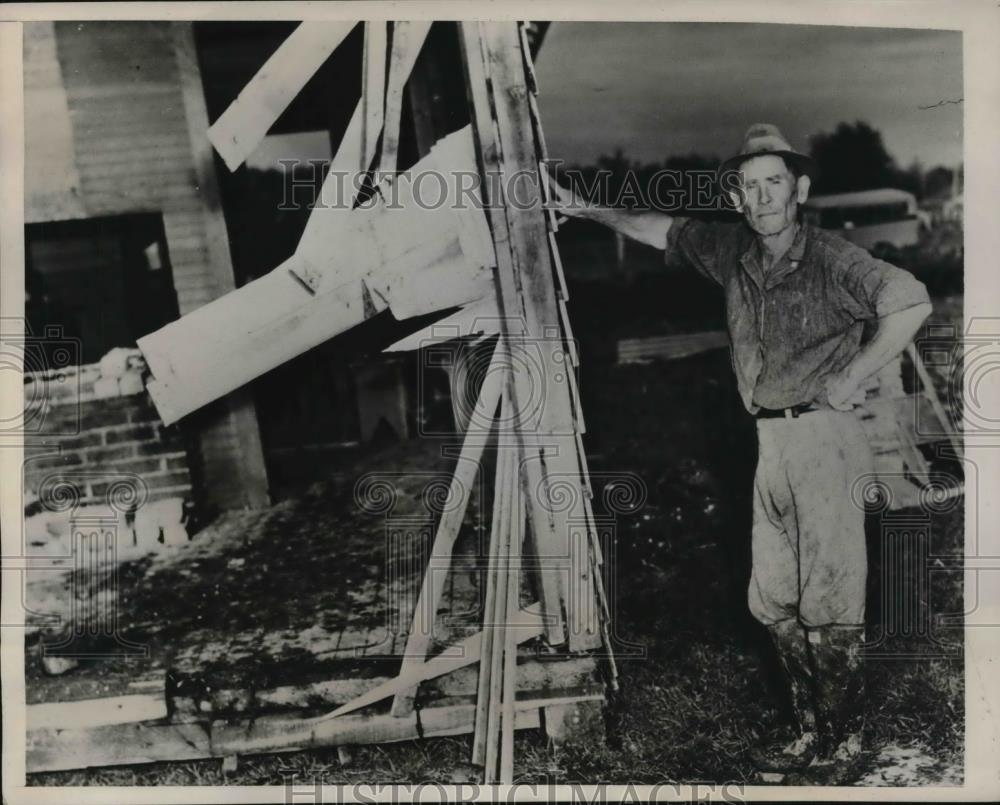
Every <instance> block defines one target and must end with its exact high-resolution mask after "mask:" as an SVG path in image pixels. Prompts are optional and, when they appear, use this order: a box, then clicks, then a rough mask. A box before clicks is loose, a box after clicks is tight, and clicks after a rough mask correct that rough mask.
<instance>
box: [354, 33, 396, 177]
mask: <svg viewBox="0 0 1000 805" xmlns="http://www.w3.org/2000/svg"><path fill="white" fill-rule="evenodd" d="M388 45H389V38H388V30H387V27H386V23H385V22H384V21H382V20H376V21H372V22H366V23H365V47H364V54H363V56H362V63H363V67H362V72H361V75H362V78H361V105H362V107H363V109H364V112H363V114H362V131H363V134H362V137H361V141H362V143H363V144H364V150H363V151H362V152H361V164H360V166H359V167H360V169H361V170H362V171H367V170H368V169H369V168H370V167H371V165H372V161H373V160H374V159H375V148H376V146H377V144H378V138H379V134H381V133H382V123H383V120H384V115H385V59H386V50H387V48H388Z"/></svg>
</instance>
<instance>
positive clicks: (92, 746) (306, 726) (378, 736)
mask: <svg viewBox="0 0 1000 805" xmlns="http://www.w3.org/2000/svg"><path fill="white" fill-rule="evenodd" d="M593 698H594V695H593V694H589V695H587V696H584V697H583V700H589V699H593ZM567 700H568V701H579V700H581V697H579V696H577V697H568V699H567ZM560 701H563V699H562V698H558V697H557V698H553V699H549V698H545V699H529V700H524V701H518V702H517V724H516V726H517V729H538V727H539V726H540V724H541V721H540V718H539V709H540V708H541V707H544V706H547V705H548V704H551V703H553V702H555V703H559V702H560ZM474 710H475V706H474V705H471V704H465V705H455V706H448V707H436V708H434V707H432V708H427V709H424V710H422V711H421V712H420V714H419V719H418V716H417V714H416V713H413V714H411V715H410V716H408V717H406V718H395V717H393V716H391V715H388V714H384V715H357V716H345V717H344V718H341V719H334V720H331V721H328V722H325V723H322V724H314V723H313V722H312V721H311V720H310V719H303V718H296V717H293V716H265V717H261V718H255V719H251V720H247V721H244V722H238V723H228V722H217V723H214V724H212V725H210V726H207V727H206V726H203V725H201V724H156V723H152V724H150V723H147V722H140V723H137V724H113V725H107V726H103V727H94V728H85V729H40V730H34V731H31V732H29V733H28V735H27V740H26V758H25V764H26V770H27V772H28V773H29V774H34V773H37V772H47V771H68V770H70V769H85V768H95V767H108V766H122V765H128V766H131V765H136V764H142V763H157V762H164V761H169V762H179V761H189V760H204V759H206V758H212V757H216V758H224V757H230V756H234V755H236V756H238V755H248V754H260V753H265V752H291V751H296V750H300V749H308V748H319V747H326V746H343V745H351V744H354V745H363V744H378V743H389V742H393V741H409V740H415V739H417V738H433V737H441V736H447V735H462V734H464V733H468V732H470V731H471V730H472V717H473V711H474Z"/></svg>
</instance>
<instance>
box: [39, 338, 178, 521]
mask: <svg viewBox="0 0 1000 805" xmlns="http://www.w3.org/2000/svg"><path fill="white" fill-rule="evenodd" d="M116 352H119V361H117V363H118V366H117V367H114V368H111V369H109V368H108V367H103V368H104V370H105V371H104V372H103V373H102V366H101V365H100V364H93V365H89V366H82V367H77V368H73V369H69V370H66V371H62V372H60V373H59V374H49V375H46V374H44V373H26V374H25V385H26V388H25V408H26V411H25V418H26V420H30V421H32V422H34V423H35V426H34V428H33V430H34V431H35V434H36V435H34V436H31V437H29V438H28V439H27V440H26V442H27V444H26V446H25V462H24V492H25V502H26V503H28V502H30V501H34V500H36V499H38V498H39V497H43V498H45V497H47V496H48V495H51V494H52V493H53V489H54V487H55V486H57V485H64V484H71V485H72V486H74V487H75V488H76V489H77V494H79V496H80V502H81V503H98V502H103V501H104V500H105V494H106V493H107V491H108V488H109V486H110V485H111V484H113V483H114V482H115V481H116V480H120V479H123V478H131V477H132V476H138V478H139V479H141V483H142V484H144V485H145V486H146V488H147V489H148V495H149V497H148V500H158V499H161V498H167V497H181V498H190V497H192V495H193V484H192V477H191V464H190V459H189V456H190V455H191V452H192V451H190V450H189V445H188V444H187V440H186V438H185V434H184V432H183V431H182V429H181V428H180V427H179V426H178V425H171V426H169V427H167V426H165V425H164V424H163V422H162V421H160V419H159V417H158V416H157V413H156V408H155V407H154V406H153V404H152V402H151V400H150V398H149V395H148V394H147V393H146V391H145V388H144V387H143V385H142V373H143V370H144V367H143V366H142V363H141V357H140V355H139V353H138V352H137V351H128V352H127V354H126V351H124V350H121V351H116ZM123 359H124V360H123ZM125 362H127V363H128V367H127V368H126V369H124V371H121V372H120V373H119V369H120V367H121V365H122V364H123V363H125ZM115 375H117V376H115ZM29 387H30V388H31V390H30V391H29ZM63 489H64V491H65V487H63ZM42 505H43V506H45V505H46V501H45V500H43V501H42Z"/></svg>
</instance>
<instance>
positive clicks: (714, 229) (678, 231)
mask: <svg viewBox="0 0 1000 805" xmlns="http://www.w3.org/2000/svg"><path fill="white" fill-rule="evenodd" d="M723 227H725V224H718V223H714V222H711V221H699V220H697V219H695V218H687V217H685V216H681V215H678V216H675V217H674V220H673V222H672V223H671V224H670V229H668V230H667V245H666V250H665V252H664V255H663V260H664V262H665V263H666V264H667V265H677V264H678V263H680V264H687V265H690V266H693V267H694V268H695V270H696V271H698V273H699V274H702V275H703V276H705V277H708V279H710V280H712V281H714V282H716V283H718V284H719V285H722V284H723V280H724V277H723V273H722V271H723V269H722V264H721V261H720V259H719V254H720V248H719V244H720V239H721V237H722V235H723V231H722V230H723Z"/></svg>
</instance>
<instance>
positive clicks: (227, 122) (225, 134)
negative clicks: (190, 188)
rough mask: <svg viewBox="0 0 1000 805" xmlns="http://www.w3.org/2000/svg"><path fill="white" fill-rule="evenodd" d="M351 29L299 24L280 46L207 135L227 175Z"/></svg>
mask: <svg viewBox="0 0 1000 805" xmlns="http://www.w3.org/2000/svg"><path fill="white" fill-rule="evenodd" d="M356 24H357V23H355V22H350V21H344V22H312V21H311V22H303V23H302V24H301V25H299V27H298V28H296V29H295V30H294V31H292V33H291V35H290V36H289V37H288V38H287V39H286V40H285V41H284V42H282V43H281V46H280V47H279V48H278V49H277V50H276V51H275V52H274V54H273V55H272V56H271V58H269V59H268V60H267V61H266V62H265V63H264V66H263V67H261V68H260V70H259V71H258V72H257V75H255V76H254V77H253V78H252V79H251V80H250V83H249V84H247V85H246V86H245V87H244V88H243V91H242V92H240V94H239V95H238V96H237V98H236V100H235V101H233V102H232V104H230V106H229V108H228V109H226V111H225V112H223V113H222V115H220V116H219V119H218V120H216V121H215V123H214V124H213V125H212V127H211V128H210V129H209V130H208V139H209V140H210V141H211V142H212V145H214V146H215V150H216V151H218V152H219V155H220V156H221V157H222V159H223V161H224V162H225V163H226V167H228V168H229V170H231V171H234V170H236V169H237V168H238V167H239V166H240V165H242V164H243V162H244V160H246V158H247V157H248V156H249V155H250V154H251V153H252V152H253V150H254V149H255V148H256V147H257V146H258V145H259V144H260V141H261V140H262V139H264V135H266V134H267V132H268V130H269V129H270V128H271V126H273V125H274V123H275V121H276V120H277V119H278V118H279V117H280V116H281V113H282V112H284V111H285V109H286V108H287V107H288V105H289V104H290V103H291V102H292V100H293V99H294V98H295V96H296V95H298V94H299V92H300V91H301V90H302V88H303V87H304V86H305V85H306V83H307V82H308V81H309V79H310V78H312V77H313V74H314V73H315V72H316V71H317V70H318V69H319V68H320V67H321V66H322V64H323V62H325V61H326V60H327V59H328V58H329V57H330V54H331V53H333V51H335V50H336V49H337V46H338V45H340V43H341V42H342V41H343V40H344V38H345V37H346V36H347V35H348V34H349V33H350V32H351V29H352V28H354V26H355V25H356Z"/></svg>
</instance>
